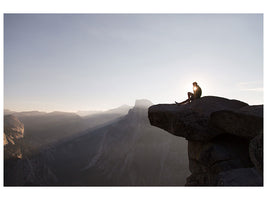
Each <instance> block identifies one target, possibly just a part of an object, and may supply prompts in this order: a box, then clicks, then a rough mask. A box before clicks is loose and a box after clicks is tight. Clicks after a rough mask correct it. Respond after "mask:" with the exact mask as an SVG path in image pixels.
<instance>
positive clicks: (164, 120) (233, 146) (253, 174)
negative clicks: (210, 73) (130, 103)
mask: <svg viewBox="0 0 267 200" xmlns="http://www.w3.org/2000/svg"><path fill="white" fill-rule="evenodd" d="M148 117H149V120H150V123H151V125H154V126H157V127H159V128H162V129H164V130H166V131H168V132H169V133H171V134H173V135H176V136H180V137H184V138H186V139H187V140H188V157H189V169H190V172H191V173H192V174H191V175H190V176H189V177H188V178H187V183H186V185H188V186H200V185H201V186H216V185H225V186H226V185H228V186H231V185H233V186H235V185H240V186H249V185H251V186H255V185H256V186H261V185H262V165H263V161H262V154H263V143H262V134H260V133H262V130H263V106H249V105H248V104H246V103H243V102H240V101H237V100H228V99H225V98H220V97H212V96H208V97H203V98H200V99H198V100H195V101H193V102H192V103H188V104H185V105H173V104H171V105H167V104H159V105H154V106H151V107H150V108H149V112H148Z"/></svg>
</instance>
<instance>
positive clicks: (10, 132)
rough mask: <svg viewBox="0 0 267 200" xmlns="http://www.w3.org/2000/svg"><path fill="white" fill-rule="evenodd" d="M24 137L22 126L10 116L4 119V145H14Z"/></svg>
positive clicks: (16, 119)
mask: <svg viewBox="0 0 267 200" xmlns="http://www.w3.org/2000/svg"><path fill="white" fill-rule="evenodd" d="M23 137H24V124H23V123H21V121H19V119H18V118H17V117H15V116H12V115H6V116H5V117H4V145H7V144H15V143H16V140H18V139H21V138H23Z"/></svg>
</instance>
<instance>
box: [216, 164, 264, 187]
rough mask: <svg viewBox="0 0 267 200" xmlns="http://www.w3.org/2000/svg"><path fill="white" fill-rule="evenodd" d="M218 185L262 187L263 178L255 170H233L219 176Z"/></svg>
mask: <svg viewBox="0 0 267 200" xmlns="http://www.w3.org/2000/svg"><path fill="white" fill-rule="evenodd" d="M217 185H220V186H229V185H231V186H262V185H263V177H262V176H261V175H260V174H259V173H258V171H257V170H256V169H254V168H240V169H232V170H229V171H225V172H221V173H220V174H219V175H218V181H217Z"/></svg>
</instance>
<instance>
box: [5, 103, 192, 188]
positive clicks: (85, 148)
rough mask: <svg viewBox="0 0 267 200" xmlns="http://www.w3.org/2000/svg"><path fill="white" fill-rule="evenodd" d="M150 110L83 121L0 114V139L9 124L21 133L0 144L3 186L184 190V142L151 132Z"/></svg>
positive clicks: (73, 116) (69, 116)
mask: <svg viewBox="0 0 267 200" xmlns="http://www.w3.org/2000/svg"><path fill="white" fill-rule="evenodd" d="M151 105H152V103H151V102H149V101H148V100H137V101H136V105H135V106H134V107H133V108H131V107H130V106H126V105H124V106H121V107H119V108H117V109H112V110H109V111H106V112H96V113H89V115H86V114H88V112H87V113H86V112H80V113H78V114H80V115H78V114H77V113H63V112H53V113H42V112H21V113H16V112H11V111H7V110H6V111H5V130H4V131H5V134H4V137H6V138H9V135H10V134H11V132H12V131H10V130H11V129H12V130H13V129H14V128H15V127H16V126H17V124H14V123H13V124H12V120H13V122H14V121H16V122H17V123H19V125H20V126H22V125H23V126H24V132H23V136H22V137H19V138H15V139H14V142H13V143H10V142H9V143H5V147H4V149H5V168H4V170H5V185H184V184H185V182H186V177H187V176H188V175H189V169H188V157H187V141H186V140H185V139H183V138H178V137H175V136H173V135H170V134H166V132H165V131H163V130H161V129H159V128H156V127H153V126H151V125H150V124H149V121H148V117H147V109H148V107H149V106H151ZM9 118H11V119H12V120H11V125H9V126H11V128H9V129H8V121H10V119H9ZM12 125H13V126H14V127H12ZM15 129H16V128H15ZM7 141H8V140H7Z"/></svg>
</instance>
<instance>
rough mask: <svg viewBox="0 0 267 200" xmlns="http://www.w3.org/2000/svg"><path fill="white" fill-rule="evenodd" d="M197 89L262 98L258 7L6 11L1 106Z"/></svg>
mask: <svg viewBox="0 0 267 200" xmlns="http://www.w3.org/2000/svg"><path fill="white" fill-rule="evenodd" d="M194 81H197V82H198V83H199V85H200V87H201V88H202V91H203V93H202V95H203V96H207V95H216V96H221V97H226V98H229V99H239V100H242V101H245V102H247V103H249V104H262V103H263V16H262V15H261V14H224V15H223V14H198V15H197V14H193V15H191V14H102V15H101V14H88V15H82V14H77V15H59V14H58V15H51V14H45V15H35V14H31V15H24V14H18V15H13V14H6V15H5V16H4V107H5V109H11V110H16V111H22V110H41V111H53V110H60V111H77V110H105V109H109V108H114V107H117V106H120V105H122V104H128V105H133V104H134V102H135V100H136V99H143V98H145V99H149V100H151V101H152V102H153V103H155V104H157V103H173V102H174V101H182V100H185V99H186V97H187V92H188V91H192V82H194Z"/></svg>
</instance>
